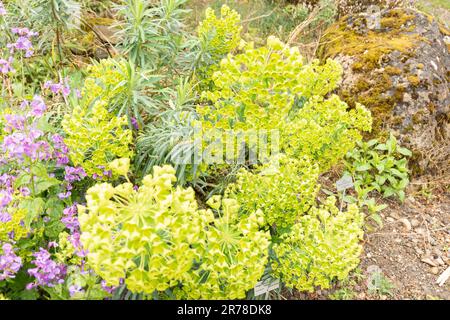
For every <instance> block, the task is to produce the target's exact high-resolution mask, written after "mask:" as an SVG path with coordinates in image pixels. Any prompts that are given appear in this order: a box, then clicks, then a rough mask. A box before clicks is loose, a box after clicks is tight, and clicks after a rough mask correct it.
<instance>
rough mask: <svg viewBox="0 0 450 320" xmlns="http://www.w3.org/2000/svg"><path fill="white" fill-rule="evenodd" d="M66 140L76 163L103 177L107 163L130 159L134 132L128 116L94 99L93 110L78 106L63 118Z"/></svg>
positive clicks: (88, 171) (70, 154)
mask: <svg viewBox="0 0 450 320" xmlns="http://www.w3.org/2000/svg"><path fill="white" fill-rule="evenodd" d="M62 126H63V129H64V131H65V132H66V138H65V143H66V145H67V146H68V147H69V150H70V151H69V157H70V160H72V162H73V163H74V165H75V166H78V165H80V166H82V167H83V169H84V170H85V172H86V173H87V174H88V175H90V176H92V175H94V174H96V175H98V176H103V172H104V170H105V169H106V168H107V166H108V163H109V162H111V161H113V160H114V159H116V158H129V157H131V156H132V155H133V152H132V151H131V150H130V149H129V147H130V144H131V142H132V132H131V130H129V129H128V128H127V119H126V116H123V117H116V116H115V115H112V114H111V113H109V112H108V110H107V109H106V102H104V101H101V100H98V101H96V102H94V105H93V107H92V109H89V108H82V107H76V108H74V110H73V112H72V113H71V114H69V115H66V116H65V117H64V120H63V121H62Z"/></svg>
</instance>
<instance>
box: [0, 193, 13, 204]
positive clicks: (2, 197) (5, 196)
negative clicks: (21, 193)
mask: <svg viewBox="0 0 450 320" xmlns="http://www.w3.org/2000/svg"><path fill="white" fill-rule="evenodd" d="M12 192H13V191H12V190H11V189H9V190H0V208H5V207H6V206H7V205H8V204H9V203H10V202H11V201H12Z"/></svg>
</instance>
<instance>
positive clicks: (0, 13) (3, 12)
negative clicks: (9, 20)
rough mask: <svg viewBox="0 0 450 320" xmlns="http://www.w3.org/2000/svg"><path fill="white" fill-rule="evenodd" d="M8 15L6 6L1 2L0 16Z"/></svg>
mask: <svg viewBox="0 0 450 320" xmlns="http://www.w3.org/2000/svg"><path fill="white" fill-rule="evenodd" d="M6 14H7V12H6V9H5V6H4V5H3V2H1V1H0V16H5V15H6Z"/></svg>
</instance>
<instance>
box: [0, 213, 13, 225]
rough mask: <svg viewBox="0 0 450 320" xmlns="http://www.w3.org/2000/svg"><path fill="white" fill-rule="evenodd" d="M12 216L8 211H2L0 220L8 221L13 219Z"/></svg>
mask: <svg viewBox="0 0 450 320" xmlns="http://www.w3.org/2000/svg"><path fill="white" fill-rule="evenodd" d="M11 219H12V217H11V215H10V214H9V213H8V212H3V211H0V222H3V223H6V222H9V221H11Z"/></svg>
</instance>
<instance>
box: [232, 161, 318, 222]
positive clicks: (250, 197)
mask: <svg viewBox="0 0 450 320" xmlns="http://www.w3.org/2000/svg"><path fill="white" fill-rule="evenodd" d="M318 177H319V167H318V165H317V164H315V163H312V162H311V161H310V160H309V159H308V158H302V159H299V160H297V159H293V158H289V157H287V156H286V155H284V154H279V155H278V156H276V157H274V158H273V159H271V161H270V162H269V163H267V164H264V165H262V166H259V167H258V168H257V169H256V170H255V171H254V172H250V171H247V170H245V169H241V170H240V171H239V173H238V174H237V181H236V183H234V184H231V185H229V186H228V188H227V190H226V196H227V197H231V198H235V199H237V200H238V202H239V204H240V205H241V206H242V208H243V210H244V211H245V212H253V211H254V210H257V209H258V208H259V209H261V210H262V211H263V212H264V215H265V219H266V222H267V224H268V225H270V226H273V225H276V226H277V227H289V226H291V225H293V224H294V223H295V222H296V221H297V220H298V218H299V217H300V216H301V215H302V214H303V213H305V212H307V211H308V210H309V208H310V207H311V206H312V205H313V204H314V201H315V197H316V194H317V192H318V190H319V184H318V183H317V179H318Z"/></svg>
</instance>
